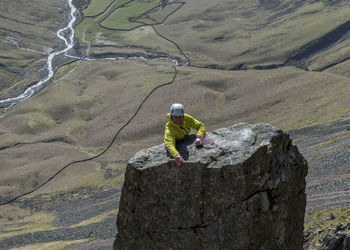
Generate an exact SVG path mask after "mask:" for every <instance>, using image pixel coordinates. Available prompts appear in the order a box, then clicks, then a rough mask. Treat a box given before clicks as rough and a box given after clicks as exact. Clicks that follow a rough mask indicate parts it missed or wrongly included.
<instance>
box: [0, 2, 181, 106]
mask: <svg viewBox="0 0 350 250" xmlns="http://www.w3.org/2000/svg"><path fill="white" fill-rule="evenodd" d="M67 1H68V5H69V8H70V14H69V17H68V18H69V19H68V20H69V22H68V24H67V26H66V27H64V28H62V29H60V30H58V31H57V32H56V34H57V36H58V37H59V38H60V39H61V40H63V41H64V43H65V48H64V49H63V50H60V51H56V52H52V53H50V54H49V56H48V58H47V63H46V65H45V67H46V71H47V75H46V76H45V77H44V78H43V79H41V80H40V81H39V82H37V83H36V84H34V85H33V86H31V87H29V88H27V89H26V90H25V91H24V92H23V93H22V94H20V95H19V96H17V97H13V98H7V99H3V100H0V107H3V108H6V109H7V108H9V107H12V106H14V105H16V104H19V103H21V102H23V101H25V100H27V99H29V98H30V97H32V96H33V95H35V94H36V93H38V92H39V91H40V90H42V89H43V88H44V87H45V84H46V83H48V82H49V81H50V80H51V79H52V78H53V76H54V73H55V72H54V67H53V65H52V64H53V60H54V59H55V57H56V56H58V55H61V54H62V53H64V54H65V56H67V57H71V58H75V59H80V60H84V59H85V60H125V59H138V60H140V59H141V60H156V61H159V60H164V61H171V62H173V63H175V64H176V65H180V66H186V65H187V63H181V62H179V61H178V60H177V59H174V58H171V57H151V58H145V57H143V56H133V55H130V56H122V57H113V56H112V57H105V58H90V57H83V58H79V57H75V56H72V55H68V51H69V50H70V49H72V48H73V45H74V28H73V25H74V23H75V22H76V20H77V17H76V16H77V14H78V9H77V8H76V7H75V6H74V5H73V3H72V1H73V0H67ZM67 30H68V31H67ZM65 33H68V34H69V36H68V37H66V36H65ZM6 109H5V111H6Z"/></svg>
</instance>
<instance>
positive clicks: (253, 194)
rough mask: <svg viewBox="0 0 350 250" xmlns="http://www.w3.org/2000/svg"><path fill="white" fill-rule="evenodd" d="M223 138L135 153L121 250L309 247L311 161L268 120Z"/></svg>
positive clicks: (222, 133)
mask: <svg viewBox="0 0 350 250" xmlns="http://www.w3.org/2000/svg"><path fill="white" fill-rule="evenodd" d="M206 138H207V139H208V140H210V141H213V142H214V143H215V144H214V145H210V144H205V145H204V147H203V148H200V149H197V148H196V147H195V146H194V143H193V142H194V140H195V138H194V137H189V138H188V139H187V140H185V141H183V142H181V143H179V145H178V146H177V147H178V149H179V152H180V153H181V155H182V156H183V157H184V158H185V159H186V162H185V163H184V164H182V165H181V166H180V167H177V166H176V164H175V162H174V160H173V159H170V158H169V154H168V153H167V151H166V149H165V145H164V144H161V145H158V146H155V147H152V148H149V149H145V150H142V151H140V152H138V153H137V154H136V155H135V156H134V157H133V158H131V159H130V161H129V163H128V165H127V169H126V173H125V182H124V186H123V191H122V196H121V200H120V209H119V213H118V218H117V228H118V234H117V237H116V240H115V242H114V249H269V250H270V249H285V248H287V249H302V246H303V223H304V212H305V205H306V197H305V176H306V174H307V163H306V161H305V159H304V158H303V157H302V155H301V154H300V153H299V151H298V149H297V147H296V146H293V144H292V142H291V140H290V139H289V136H288V135H287V134H286V133H284V132H283V131H281V130H280V129H277V128H275V127H273V126H271V125H268V124H255V125H252V124H237V125H234V126H231V127H228V128H222V129H218V130H215V131H214V132H212V133H208V134H207V136H206Z"/></svg>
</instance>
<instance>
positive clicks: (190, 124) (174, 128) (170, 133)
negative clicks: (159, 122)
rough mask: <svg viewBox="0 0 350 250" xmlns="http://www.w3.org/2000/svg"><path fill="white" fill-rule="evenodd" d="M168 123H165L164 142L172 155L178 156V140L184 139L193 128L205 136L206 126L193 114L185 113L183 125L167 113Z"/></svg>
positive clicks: (198, 133)
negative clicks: (176, 146)
mask: <svg viewBox="0 0 350 250" xmlns="http://www.w3.org/2000/svg"><path fill="white" fill-rule="evenodd" d="M167 117H168V123H167V124H166V125H165V135H164V142H165V146H166V148H167V149H168V151H169V153H170V154H171V156H172V157H174V158H175V157H176V156H178V155H180V154H179V152H178V151H177V150H176V148H175V143H176V141H180V140H183V139H184V138H185V136H186V135H189V134H190V133H191V128H194V129H196V130H197V135H199V136H202V137H204V136H205V126H204V124H203V123H201V122H200V121H197V120H196V119H194V118H193V117H192V116H190V115H188V114H185V115H184V121H183V123H182V124H181V125H176V124H175V123H174V122H173V120H172V119H171V115H170V113H169V114H167Z"/></svg>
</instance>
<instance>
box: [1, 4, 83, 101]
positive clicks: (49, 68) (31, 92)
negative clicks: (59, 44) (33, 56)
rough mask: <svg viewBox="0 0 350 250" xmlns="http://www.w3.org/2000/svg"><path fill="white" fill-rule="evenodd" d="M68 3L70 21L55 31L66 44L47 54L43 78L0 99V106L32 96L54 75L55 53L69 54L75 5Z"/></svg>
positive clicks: (72, 36) (74, 18)
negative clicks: (16, 93) (8, 96)
mask: <svg viewBox="0 0 350 250" xmlns="http://www.w3.org/2000/svg"><path fill="white" fill-rule="evenodd" d="M68 4H69V8H70V14H69V20H70V21H69V23H68V24H67V26H66V27H64V28H62V29H60V30H58V31H57V32H56V34H57V36H58V37H59V38H60V39H61V40H63V41H64V42H65V44H66V47H65V49H63V50H60V51H56V52H52V53H50V54H49V56H48V58H47V63H46V69H47V72H48V73H47V76H46V77H45V78H44V79H42V80H40V81H39V82H37V83H36V84H35V85H33V86H31V87H29V88H27V89H26V90H25V91H24V92H23V93H22V94H20V95H19V96H17V97H13V98H8V99H4V100H0V107H8V106H12V105H15V104H18V103H20V102H23V101H24V100H26V99H28V98H30V97H32V96H33V95H34V94H36V93H37V92H38V91H39V90H40V89H42V88H43V87H44V84H45V83H47V82H48V81H49V80H50V79H51V78H52V77H53V76H54V69H53V66H52V61H53V59H54V58H55V57H56V56H57V55H60V54H62V53H65V55H66V56H69V55H67V52H68V51H69V50H70V49H71V48H73V45H74V29H73V24H74V22H75V21H76V17H75V16H74V14H75V13H76V11H77V8H75V6H74V5H73V4H72V0H68ZM66 30H69V37H68V38H66V37H65V36H64V32H65V31H66ZM69 57H73V56H69Z"/></svg>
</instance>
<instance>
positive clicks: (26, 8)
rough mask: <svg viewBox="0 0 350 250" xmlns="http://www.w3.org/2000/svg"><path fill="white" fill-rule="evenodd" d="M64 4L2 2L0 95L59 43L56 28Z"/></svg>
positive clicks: (63, 2) (42, 0) (0, 19)
mask: <svg viewBox="0 0 350 250" xmlns="http://www.w3.org/2000/svg"><path fill="white" fill-rule="evenodd" d="M65 3H66V1H64V0H59V1H46V0H33V1H29V2H28V1H22V0H21V1H2V4H1V5H0V13H1V15H0V41H1V42H0V51H1V56H0V71H1V75H2V74H4V75H5V76H4V77H1V86H0V96H1V94H2V91H3V90H4V89H6V88H8V87H10V86H12V85H13V84H15V83H16V82H18V81H20V80H23V79H26V78H27V77H28V74H29V72H28V71H29V70H30V69H31V68H33V67H35V66H37V67H38V68H40V67H42V65H43V64H44V62H43V61H41V60H42V59H44V58H46V57H47V55H46V54H45V53H47V51H48V50H49V49H50V48H54V49H56V48H57V47H58V46H59V44H58V41H59V40H60V39H58V38H57V36H56V31H57V30H58V29H59V28H60V25H61V21H62V16H63V13H64V11H65ZM29 50H35V51H29ZM38 52H40V53H38Z"/></svg>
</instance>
